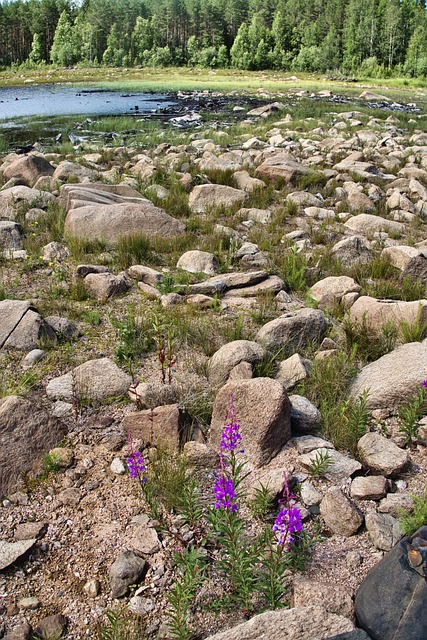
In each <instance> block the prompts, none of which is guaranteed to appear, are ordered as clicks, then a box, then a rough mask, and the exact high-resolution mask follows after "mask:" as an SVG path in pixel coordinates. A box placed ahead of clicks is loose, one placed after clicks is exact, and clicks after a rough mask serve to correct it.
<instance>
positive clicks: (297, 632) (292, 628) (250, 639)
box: [206, 606, 412, 640]
mask: <svg viewBox="0 0 427 640" xmlns="http://www.w3.org/2000/svg"><path fill="white" fill-rule="evenodd" d="M353 629H354V625H353V623H352V622H351V620H349V619H348V618H345V617H344V616H340V615H336V614H335V613H329V612H327V611H326V610H325V609H324V608H323V607H316V606H310V607H295V608H293V609H278V610H276V611H265V612H264V613H260V614H259V615H257V616H255V617H253V618H251V619H250V620H248V621H247V622H242V623H241V624H239V625H237V626H236V627H232V628H231V629H227V630H226V631H221V632H219V633H216V634H215V635H213V636H209V637H208V638H206V640H260V639H261V638H266V639H267V638H268V640H328V639H330V638H332V636H336V635H337V634H343V633H345V632H351V631H353ZM382 640H384V639H382ZM411 640H412V639H411Z"/></svg>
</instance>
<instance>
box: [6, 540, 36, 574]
mask: <svg viewBox="0 0 427 640" xmlns="http://www.w3.org/2000/svg"><path fill="white" fill-rule="evenodd" d="M36 542H37V538H30V539H29V540H19V541H18V542H7V541H6V540H0V571H2V570H3V569H6V568H7V567H9V566H10V565H11V564H13V563H14V562H16V560H18V559H19V558H21V556H23V555H24V554H26V553H27V551H29V550H30V549H31V547H33V546H34V545H35V543H36Z"/></svg>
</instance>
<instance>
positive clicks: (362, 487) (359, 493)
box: [350, 476, 387, 500]
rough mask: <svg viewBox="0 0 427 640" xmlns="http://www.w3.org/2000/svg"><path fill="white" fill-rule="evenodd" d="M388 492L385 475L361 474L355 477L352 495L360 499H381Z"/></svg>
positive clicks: (351, 488)
mask: <svg viewBox="0 0 427 640" xmlns="http://www.w3.org/2000/svg"><path fill="white" fill-rule="evenodd" d="M386 492H387V480H386V478H384V476H367V477H363V476H359V477H358V478H354V480H353V482H352V483H351V487H350V495H351V497H352V498H356V499H358V500H381V498H384V496H385V495H386Z"/></svg>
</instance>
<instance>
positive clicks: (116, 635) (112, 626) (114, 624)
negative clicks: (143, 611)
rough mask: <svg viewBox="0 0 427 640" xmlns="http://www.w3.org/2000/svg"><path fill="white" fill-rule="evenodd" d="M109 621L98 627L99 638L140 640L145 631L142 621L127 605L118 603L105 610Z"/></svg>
mask: <svg viewBox="0 0 427 640" xmlns="http://www.w3.org/2000/svg"><path fill="white" fill-rule="evenodd" d="M105 617H106V618H107V623H106V624H102V625H100V626H99V627H98V629H97V638H98V640H139V638H141V637H142V636H141V633H142V631H143V629H142V625H141V622H138V621H137V620H136V619H135V616H133V615H132V614H131V613H130V612H129V610H128V609H127V607H126V606H125V605H117V607H115V608H114V609H107V610H106V611H105Z"/></svg>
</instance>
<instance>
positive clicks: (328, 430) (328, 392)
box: [295, 353, 369, 455]
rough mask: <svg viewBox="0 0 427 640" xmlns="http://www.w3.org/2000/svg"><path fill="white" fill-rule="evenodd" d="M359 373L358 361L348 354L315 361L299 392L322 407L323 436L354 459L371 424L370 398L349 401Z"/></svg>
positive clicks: (364, 395)
mask: <svg viewBox="0 0 427 640" xmlns="http://www.w3.org/2000/svg"><path fill="white" fill-rule="evenodd" d="M356 373H357V368H356V367H355V364H354V358H353V357H349V356H348V355H347V354H344V353H340V354H337V355H335V356H333V357H330V358H327V359H325V360H315V362H314V364H313V366H312V368H311V370H310V377H309V378H308V379H307V380H305V381H304V382H303V383H302V384H300V385H299V386H298V387H297V388H296V391H295V393H300V394H301V395H304V396H306V397H307V398H308V399H309V400H310V401H311V402H313V404H314V405H316V406H317V407H318V409H319V411H320V413H321V415H322V428H321V432H322V435H323V436H324V437H325V438H327V439H328V440H331V441H332V442H333V443H334V445H335V446H336V447H337V448H338V449H346V450H348V451H350V452H351V454H352V455H355V453H356V445H357V441H358V439H359V438H360V437H361V436H362V435H363V434H364V433H365V432H366V429H367V424H368V421H369V412H368V410H367V396H366V394H362V396H361V397H360V398H358V399H357V400H354V399H352V398H349V397H348V396H349V387H350V384H351V382H352V380H353V378H354V377H355V375H356Z"/></svg>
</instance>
